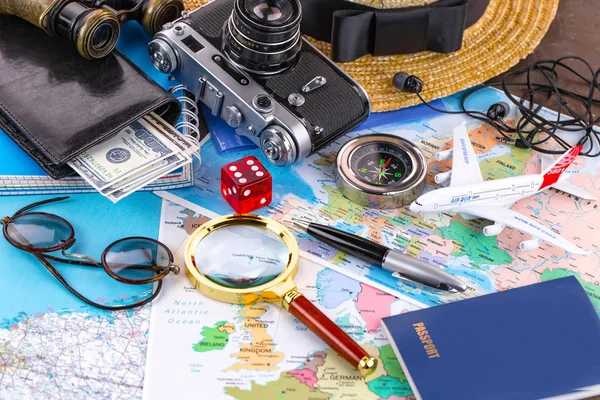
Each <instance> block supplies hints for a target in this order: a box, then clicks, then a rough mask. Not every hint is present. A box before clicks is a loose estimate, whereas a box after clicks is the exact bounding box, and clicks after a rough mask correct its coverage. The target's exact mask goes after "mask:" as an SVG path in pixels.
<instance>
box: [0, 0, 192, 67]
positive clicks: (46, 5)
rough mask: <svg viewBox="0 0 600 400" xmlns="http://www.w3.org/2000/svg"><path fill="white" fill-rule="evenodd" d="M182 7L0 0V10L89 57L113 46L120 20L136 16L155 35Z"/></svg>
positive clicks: (114, 0) (175, 0) (123, 1)
mask: <svg viewBox="0 0 600 400" xmlns="http://www.w3.org/2000/svg"><path fill="white" fill-rule="evenodd" d="M182 11H183V1H182V0H78V1H74V0H0V14H7V15H16V16H18V17H20V18H22V19H24V20H26V21H28V22H30V23H32V24H34V25H36V26H38V27H40V28H42V29H43V30H44V31H46V32H47V33H48V34H49V35H51V36H62V37H65V38H67V39H69V40H70V41H71V42H72V43H73V44H74V45H75V46H76V48H77V51H78V52H79V54H80V55H82V56H83V57H85V58H89V59H97V58H102V57H105V56H107V55H108V54H109V53H110V52H111V51H112V50H113V49H114V48H115V46H116V44H117V41H118V40H119V34H120V30H121V29H120V26H121V24H122V23H125V22H127V21H131V20H136V21H137V22H139V23H140V24H141V25H142V26H143V27H144V30H145V31H146V32H148V33H149V34H151V35H154V34H155V33H156V32H158V31H160V30H161V27H162V26H163V25H164V24H166V23H167V22H170V21H174V20H175V19H177V18H178V17H179V15H180V14H181V12H182Z"/></svg>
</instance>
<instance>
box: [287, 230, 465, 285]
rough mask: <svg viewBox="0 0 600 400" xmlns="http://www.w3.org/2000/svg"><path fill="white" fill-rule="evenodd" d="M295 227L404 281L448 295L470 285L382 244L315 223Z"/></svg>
mask: <svg viewBox="0 0 600 400" xmlns="http://www.w3.org/2000/svg"><path fill="white" fill-rule="evenodd" d="M294 225H296V226H298V227H300V228H302V229H303V230H304V231H306V233H308V234H309V235H311V236H313V237H314V238H316V239H319V240H320V241H322V242H324V243H327V244H328V245H330V246H333V247H335V248H337V249H340V250H342V251H344V252H346V253H348V254H351V255H353V256H356V257H359V258H361V259H363V260H365V261H367V262H370V263H371V264H375V265H378V266H380V267H381V268H383V269H384V270H386V271H390V272H392V273H397V274H398V275H399V276H400V277H402V278H405V279H408V280H411V281H413V282H416V283H420V284H422V285H425V286H429V287H432V288H436V289H440V290H445V291H459V292H464V291H465V290H467V285H466V284H465V283H464V282H463V281H461V280H460V279H458V278H456V277H455V276H453V275H450V274H449V273H447V272H446V271H443V270H441V269H440V268H437V267H435V266H433V265H431V264H428V263H426V262H424V261H421V260H417V259H416V258H413V257H410V256H407V255H405V254H403V253H401V252H399V251H396V250H393V249H390V248H388V247H386V246H383V245H380V244H379V243H375V242H373V241H370V240H367V239H363V238H361V237H360V236H356V235H353V234H351V233H347V232H344V231H341V230H339V229H336V228H332V227H330V226H325V225H320V224H315V223H312V222H311V223H306V222H301V221H297V220H295V221H294Z"/></svg>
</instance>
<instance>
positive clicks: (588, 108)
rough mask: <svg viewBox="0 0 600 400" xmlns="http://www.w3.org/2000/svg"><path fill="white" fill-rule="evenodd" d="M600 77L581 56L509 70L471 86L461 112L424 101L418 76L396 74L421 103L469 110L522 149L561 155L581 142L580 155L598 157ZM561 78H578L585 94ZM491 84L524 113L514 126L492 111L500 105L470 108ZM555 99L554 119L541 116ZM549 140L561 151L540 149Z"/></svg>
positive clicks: (396, 79) (400, 84)
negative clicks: (573, 138)
mask: <svg viewBox="0 0 600 400" xmlns="http://www.w3.org/2000/svg"><path fill="white" fill-rule="evenodd" d="M567 63H571V64H579V65H580V66H582V69H583V70H585V72H583V73H580V72H578V71H577V70H576V69H575V68H574V67H573V66H571V65H568V64H567ZM599 75H600V68H599V69H597V70H594V69H593V68H592V66H591V65H590V64H589V63H588V62H587V61H586V60H584V59H583V58H581V57H577V56H566V57H561V58H559V59H557V60H541V61H537V62H536V63H534V64H533V65H531V66H529V67H524V68H520V69H518V70H515V71H511V72H508V73H507V74H506V75H505V76H504V77H503V79H502V81H500V82H493V83H487V84H483V85H479V86H476V87H474V88H471V89H469V90H467V91H466V92H465V93H464V95H463V97H462V99H461V102H460V107H461V110H458V111H449V110H442V109H439V108H437V107H434V106H432V105H431V104H430V103H429V102H427V101H426V100H425V99H423V97H421V94H420V91H421V90H420V88H421V87H422V82H421V81H420V79H419V78H418V77H415V76H409V75H408V74H406V73H404V72H400V73H398V74H396V76H395V77H394V85H395V86H396V87H399V88H401V89H402V90H405V91H409V92H412V93H416V94H417V96H418V97H419V99H420V100H421V102H423V104H425V105H426V106H428V107H429V108H431V109H432V110H435V111H437V112H441V113H444V114H466V115H468V116H470V117H471V118H475V119H477V120H480V121H483V122H486V123H488V124H490V125H492V126H493V127H494V128H496V130H498V132H499V133H500V134H501V135H502V137H503V138H504V140H505V141H506V142H509V143H513V142H514V144H515V145H516V146H518V147H524V148H531V149H533V150H535V151H538V152H540V153H544V154H562V153H564V152H565V151H567V150H568V149H570V148H572V147H574V146H577V145H581V146H583V150H582V151H581V153H580V155H583V156H587V157H597V156H599V155H600V136H599V135H600V128H598V127H597V126H596V125H598V123H599V122H600V116H599V117H596V116H594V112H593V107H594V105H600V82H599V78H598V77H599ZM517 79H522V80H520V81H517ZM561 79H563V80H565V79H570V80H573V81H576V82H579V83H581V84H582V86H585V88H586V89H585V90H584V91H583V93H577V92H573V91H570V90H567V89H565V88H563V87H561V86H560V80H561ZM487 87H498V88H502V91H504V94H505V95H506V97H507V98H508V100H509V101H510V102H511V103H512V104H513V105H514V106H515V107H516V108H517V109H518V110H519V113H520V115H521V116H520V118H519V119H518V120H517V121H516V124H515V126H511V125H509V124H507V123H506V122H505V121H504V120H503V119H502V115H500V116H497V115H496V113H495V112H494V113H492V114H491V113H490V112H491V111H492V108H493V107H494V106H497V104H495V105H492V107H490V110H488V112H487V113H486V112H483V111H477V110H468V109H467V108H466V103H467V100H468V99H469V97H470V96H472V95H473V94H475V93H477V92H479V91H480V90H482V89H484V88H487ZM509 88H510V89H512V90H513V91H515V92H517V93H519V96H518V97H516V96H514V95H513V94H512V93H511V92H510V91H509ZM417 89H418V90H417ZM515 89H516V90H515ZM596 95H599V96H598V98H597V97H596ZM553 98H555V99H556V103H557V110H556V119H547V118H544V117H542V116H541V114H540V111H541V110H542V108H543V107H545V106H546V105H547V104H548V103H549V102H550V100H551V99H553ZM559 131H563V132H581V137H580V138H579V140H578V141H577V143H569V142H567V141H566V140H565V139H564V138H562V137H561V136H560V132H559ZM515 135H516V137H515ZM551 141H555V142H556V143H557V144H558V146H559V149H556V150H550V149H548V148H545V147H542V146H543V145H544V144H548V143H549V142H551Z"/></svg>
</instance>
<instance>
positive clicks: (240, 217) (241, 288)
mask: <svg viewBox="0 0 600 400" xmlns="http://www.w3.org/2000/svg"><path fill="white" fill-rule="evenodd" d="M298 259H299V250H298V243H297V242H296V239H295V238H294V236H293V235H292V234H291V233H290V231H289V230H288V229H287V228H285V227H284V226H283V225H281V224H279V223H277V222H275V221H273V220H271V219H269V218H265V217H262V216H259V215H253V214H235V215H227V216H224V217H221V218H217V219H213V220H211V221H209V222H207V223H205V224H204V225H202V226H201V227H200V228H198V229H197V230H196V231H195V232H194V233H193V234H192V235H191V236H190V238H189V240H188V242H187V244H186V247H185V264H186V267H187V268H186V271H187V276H188V278H189V279H190V281H191V282H192V284H193V285H194V286H195V287H196V289H197V290H198V291H200V292H201V293H203V294H204V295H206V296H208V297H210V298H213V299H215V300H219V301H223V302H226V303H235V304H254V303H258V302H270V303H276V304H278V305H279V306H282V307H284V308H285V309H286V310H288V311H289V312H290V313H292V315H294V316H295V317H296V318H298V319H299V320H300V321H302V322H303V323H304V324H305V325H306V326H307V327H308V328H309V329H310V330H311V331H313V332H314V333H316V334H317V336H319V337H320V338H321V339H322V340H323V341H324V342H325V343H327V344H328V345H329V346H330V347H331V348H332V349H334V350H335V351H336V352H337V353H338V354H339V355H340V356H342V357H343V358H344V359H345V360H346V361H348V362H349V363H350V364H351V365H352V366H353V367H355V368H357V369H358V370H359V371H360V373H361V374H362V375H363V376H366V375H369V374H370V373H372V372H373V371H375V369H376V367H377V359H376V358H375V357H371V356H370V355H369V354H368V353H367V352H366V351H365V350H364V349H363V348H362V347H360V345H359V344H358V343H356V342H355V341H354V340H353V339H352V338H350V336H348V335H347V334H346V333H345V332H344V331H343V330H342V329H341V328H340V327H338V326H337V325H336V324H335V323H333V322H332V321H331V320H330V319H329V318H327V316H326V315H325V314H323V313H322V312H321V311H319V309H318V308H317V307H315V306H314V305H313V304H312V303H311V302H310V300H308V299H307V298H306V297H304V296H303V295H302V293H300V292H298V291H297V287H296V284H295V283H294V281H293V279H294V277H295V276H296V273H297V272H298Z"/></svg>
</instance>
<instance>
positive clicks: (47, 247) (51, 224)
mask: <svg viewBox="0 0 600 400" xmlns="http://www.w3.org/2000/svg"><path fill="white" fill-rule="evenodd" d="M68 198H69V197H57V198H53V199H48V200H44V201H40V202H37V203H33V204H30V205H28V206H26V207H23V208H22V209H20V210H19V211H17V212H16V213H15V214H14V215H13V216H12V217H4V218H3V219H2V220H1V221H0V222H1V223H2V225H3V228H2V233H3V234H4V237H5V238H6V240H7V241H8V242H9V243H10V244H12V245H13V246H15V247H16V248H18V249H20V250H23V251H26V252H28V253H31V254H32V255H33V256H35V257H36V258H37V259H38V260H39V261H40V262H41V263H42V264H43V265H44V266H45V267H46V268H47V269H48V270H49V271H50V273H52V275H53V276H54V277H55V278H56V279H58V281H59V282H60V283H61V284H62V285H63V286H64V287H65V288H66V289H67V290H69V291H70V292H71V293H73V294H74V295H75V296H77V297H78V298H79V299H81V300H82V301H84V302H85V303H87V304H89V305H91V306H94V307H98V308H101V309H104V310H125V309H130V308H134V307H139V306H143V305H144V304H147V303H149V302H150V301H152V300H153V299H154V298H156V296H158V293H159V292H160V290H161V288H162V279H163V278H164V277H165V276H167V275H168V274H169V273H170V272H173V273H175V274H178V273H179V267H178V266H177V265H175V264H173V253H171V251H170V250H169V249H168V248H167V246H165V245H164V244H163V243H161V242H159V241H157V240H154V239H150V238H147V237H137V236H136V237H128V238H124V239H120V240H117V241H116V242H113V243H112V244H110V245H109V246H108V247H107V248H106V249H105V250H104V252H102V256H101V261H96V260H95V259H93V258H92V257H89V256H87V255H83V254H77V253H67V252H66V251H67V250H68V249H70V248H71V247H72V246H73V245H74V244H75V240H76V239H75V230H74V229H73V226H72V225H71V224H70V223H69V222H68V221H67V220H65V219H64V218H62V217H59V216H58V215H54V214H49V213H44V212H28V211H29V210H31V209H33V208H35V207H39V206H41V205H44V204H48V203H54V202H57V201H61V200H66V199H68ZM59 250H60V251H61V252H62V255H63V256H64V257H66V258H61V257H57V256H54V255H51V254H49V253H52V252H55V251H59ZM49 260H54V261H58V262H61V263H65V264H71V265H79V266H85V267H95V268H103V269H104V271H105V272H106V273H107V274H108V275H109V276H110V277H111V278H113V279H115V280H117V281H119V282H121V283H125V284H131V285H147V284H152V283H155V282H156V283H155V284H152V285H149V286H151V287H150V288H149V289H147V290H144V291H141V292H140V293H137V294H136V295H134V296H129V297H126V298H122V299H120V300H119V301H118V302H115V304H100V303H98V302H96V301H93V300H91V299H90V298H89V297H88V296H85V295H83V294H82V293H81V292H80V291H78V290H75V289H74V288H73V286H71V285H70V284H69V283H67V281H66V280H65V278H64V277H63V275H61V274H60V273H59V272H58V271H57V270H56V268H54V267H53V266H52V264H50V262H49Z"/></svg>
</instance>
